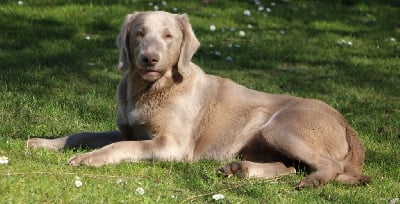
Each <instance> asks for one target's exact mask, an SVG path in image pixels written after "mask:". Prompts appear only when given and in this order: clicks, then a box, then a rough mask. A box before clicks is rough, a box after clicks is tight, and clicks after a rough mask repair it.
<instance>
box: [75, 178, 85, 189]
mask: <svg viewBox="0 0 400 204" xmlns="http://www.w3.org/2000/svg"><path fill="white" fill-rule="evenodd" d="M74 183H75V187H77V188H80V187H81V186H82V185H83V183H82V181H81V178H79V177H75V182H74Z"/></svg>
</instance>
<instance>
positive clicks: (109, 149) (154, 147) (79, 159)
mask: <svg viewBox="0 0 400 204" xmlns="http://www.w3.org/2000/svg"><path fill="white" fill-rule="evenodd" d="M186 146H187V145H186ZM183 147H185V145H178V143H176V142H175V141H174V140H173V139H172V138H168V137H156V138H154V139H152V140H144V141H123V142H116V143H113V144H110V145H107V146H105V147H103V148H101V149H98V150H96V151H93V152H89V153H86V154H81V155H77V156H74V157H72V158H70V159H69V160H68V164H70V165H73V166H78V165H87V166H102V165H105V164H118V163H121V162H124V161H126V162H135V161H141V160H152V159H155V160H180V159H182V158H183V156H184V151H183V150H184V148H183Z"/></svg>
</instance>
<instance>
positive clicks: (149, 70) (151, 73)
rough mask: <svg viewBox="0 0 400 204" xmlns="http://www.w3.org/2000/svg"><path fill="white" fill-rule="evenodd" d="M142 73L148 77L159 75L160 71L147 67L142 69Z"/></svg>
mask: <svg viewBox="0 0 400 204" xmlns="http://www.w3.org/2000/svg"><path fill="white" fill-rule="evenodd" d="M143 74H144V75H146V76H149V77H156V76H160V74H161V73H160V72H158V71H155V70H152V69H148V70H144V71H143Z"/></svg>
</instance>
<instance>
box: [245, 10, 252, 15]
mask: <svg viewBox="0 0 400 204" xmlns="http://www.w3.org/2000/svg"><path fill="white" fill-rule="evenodd" d="M243 15H245V16H251V13H250V11H249V10H244V11H243Z"/></svg>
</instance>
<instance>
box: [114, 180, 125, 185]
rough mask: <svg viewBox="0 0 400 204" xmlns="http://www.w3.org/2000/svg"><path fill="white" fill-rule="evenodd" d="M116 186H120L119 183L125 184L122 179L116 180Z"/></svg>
mask: <svg viewBox="0 0 400 204" xmlns="http://www.w3.org/2000/svg"><path fill="white" fill-rule="evenodd" d="M115 183H116V184H121V183H125V182H124V180H123V179H117V181H115Z"/></svg>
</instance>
